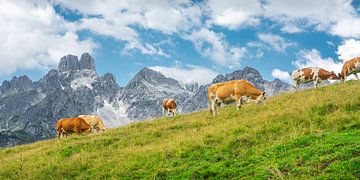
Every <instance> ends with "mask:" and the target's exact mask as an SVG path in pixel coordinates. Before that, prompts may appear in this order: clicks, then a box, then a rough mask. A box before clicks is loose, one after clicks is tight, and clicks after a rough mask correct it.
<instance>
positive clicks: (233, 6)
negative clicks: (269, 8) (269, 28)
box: [207, 0, 262, 29]
mask: <svg viewBox="0 0 360 180" xmlns="http://www.w3.org/2000/svg"><path fill="white" fill-rule="evenodd" d="M207 6H208V8H209V11H210V22H209V23H210V24H214V25H219V26H223V27H227V28H229V29H238V28H240V27H241V26H254V25H258V24H259V23H260V18H259V17H258V16H259V15H260V14H261V12H262V9H261V3H260V1H258V0H242V1H236V0H235V1H234V0H222V1H218V0H210V1H208V2H207Z"/></svg>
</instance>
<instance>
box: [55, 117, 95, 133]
mask: <svg viewBox="0 0 360 180" xmlns="http://www.w3.org/2000/svg"><path fill="white" fill-rule="evenodd" d="M91 130H92V127H91V126H90V125H88V124H87V123H86V121H85V120H84V119H82V118H79V117H75V118H62V119H59V120H58V121H57V122H56V131H57V136H58V138H62V137H63V135H64V134H65V135H66V136H67V134H68V133H72V132H74V133H76V134H78V135H79V134H80V133H82V132H86V133H90V132H91Z"/></svg>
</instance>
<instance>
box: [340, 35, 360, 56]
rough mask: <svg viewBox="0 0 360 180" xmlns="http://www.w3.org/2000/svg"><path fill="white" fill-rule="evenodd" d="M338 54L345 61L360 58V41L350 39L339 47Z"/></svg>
mask: <svg viewBox="0 0 360 180" xmlns="http://www.w3.org/2000/svg"><path fill="white" fill-rule="evenodd" d="M337 54H338V57H339V59H341V60H343V61H347V60H350V59H352V58H354V57H359V56H360V40H355V39H348V40H345V41H343V42H342V44H341V45H340V46H339V47H338V50H337Z"/></svg>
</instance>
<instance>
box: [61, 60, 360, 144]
mask: <svg viewBox="0 0 360 180" xmlns="http://www.w3.org/2000/svg"><path fill="white" fill-rule="evenodd" d="M359 72H360V57H356V58H353V59H351V60H349V61H346V62H345V63H344V65H343V67H342V69H341V73H339V74H338V75H337V74H335V73H334V72H333V71H331V72H330V71H327V70H325V69H323V68H319V67H307V68H302V69H298V70H295V71H293V72H291V74H290V76H291V79H292V81H293V86H294V88H295V90H296V89H297V86H298V85H299V84H300V83H308V82H314V86H315V88H316V87H317V85H318V83H321V82H322V81H325V80H340V81H341V82H344V81H345V79H346V77H347V76H349V75H351V74H354V75H355V77H356V79H357V80H359V77H358V75H357V73H359ZM265 101H266V95H265V91H261V90H259V89H257V88H256V87H255V86H254V85H253V84H252V83H250V82H248V81H246V80H232V81H227V82H223V83H215V84H212V85H210V86H209V88H208V109H209V111H210V113H211V114H213V115H216V114H217V113H219V110H220V107H221V104H228V103H233V102H235V105H236V108H237V109H238V110H239V109H240V107H241V105H243V104H247V103H251V102H253V103H257V104H262V103H264V102H265ZM176 108H177V105H176V102H175V100H174V99H164V100H163V101H162V110H163V115H166V114H167V115H168V116H170V115H172V116H175V114H176ZM105 129H106V128H105V125H104V123H103V122H102V120H101V118H100V117H99V116H93V115H80V116H78V117H74V118H62V119H60V120H58V121H57V122H56V131H57V136H58V137H59V138H61V137H64V136H67V135H68V134H69V133H76V134H80V133H82V132H87V133H90V132H93V131H97V132H99V131H100V132H102V131H105Z"/></svg>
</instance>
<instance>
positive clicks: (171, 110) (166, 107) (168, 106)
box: [162, 99, 176, 116]
mask: <svg viewBox="0 0 360 180" xmlns="http://www.w3.org/2000/svg"><path fill="white" fill-rule="evenodd" d="M162 110H163V115H165V113H166V111H167V114H168V116H169V115H170V114H172V115H173V116H175V114H176V102H175V100H174V99H164V100H163V101H162Z"/></svg>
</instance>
